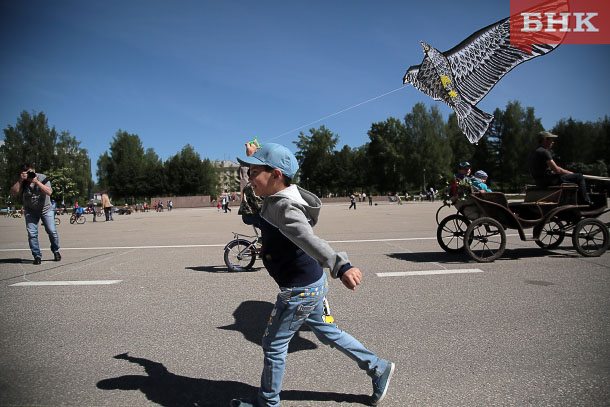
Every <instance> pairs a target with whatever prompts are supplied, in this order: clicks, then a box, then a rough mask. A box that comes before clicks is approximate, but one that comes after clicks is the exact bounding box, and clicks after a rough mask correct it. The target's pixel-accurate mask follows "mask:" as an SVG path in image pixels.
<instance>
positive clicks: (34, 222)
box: [25, 210, 59, 258]
mask: <svg viewBox="0 0 610 407" xmlns="http://www.w3.org/2000/svg"><path fill="white" fill-rule="evenodd" d="M53 215H54V214H53V211H52V210H51V211H46V212H43V213H38V212H27V211H26V212H25V228H26V230H27V231H28V242H29V244H30V250H32V255H33V256H34V257H40V258H42V253H41V252H40V246H39V244H38V222H40V220H41V219H42V224H43V226H44V228H45V230H46V231H47V234H48V235H49V241H50V242H51V251H52V252H53V253H56V252H58V251H59V237H58V236H57V229H56V228H55V219H54V216H53Z"/></svg>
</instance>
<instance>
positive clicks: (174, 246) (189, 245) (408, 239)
mask: <svg viewBox="0 0 610 407" xmlns="http://www.w3.org/2000/svg"><path fill="white" fill-rule="evenodd" d="M506 236H507V237H510V236H519V235H518V234H514V235H510V234H507V235H506ZM231 240H232V239H231ZM416 240H436V237H404V238H396V239H363V240H327V242H328V243H383V242H408V241H416ZM227 243H229V241H227ZM227 243H221V244H184V245H167V246H99V247H62V248H61V249H60V251H64V250H129V249H189V248H198V247H225V246H226V245H227ZM41 250H47V251H48V250H50V249H41ZM19 251H30V249H29V248H23V249H0V252H19Z"/></svg>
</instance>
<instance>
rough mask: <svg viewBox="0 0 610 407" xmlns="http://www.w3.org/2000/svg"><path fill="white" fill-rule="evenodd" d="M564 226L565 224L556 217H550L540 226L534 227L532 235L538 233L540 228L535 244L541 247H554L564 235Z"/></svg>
mask: <svg viewBox="0 0 610 407" xmlns="http://www.w3.org/2000/svg"><path fill="white" fill-rule="evenodd" d="M565 228H566V224H564V223H563V222H562V221H561V220H559V219H557V218H552V219H551V220H549V221H548V222H547V223H545V224H544V225H542V227H541V228H540V226H536V228H535V229H534V236H535V235H536V234H537V233H538V229H540V236H539V237H538V240H536V244H537V245H538V246H540V247H542V248H543V249H547V250H552V249H556V248H557V247H559V245H560V244H561V243H562V242H563V239H564V238H565V237H566V235H565Z"/></svg>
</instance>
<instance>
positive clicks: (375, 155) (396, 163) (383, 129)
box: [368, 117, 409, 193]
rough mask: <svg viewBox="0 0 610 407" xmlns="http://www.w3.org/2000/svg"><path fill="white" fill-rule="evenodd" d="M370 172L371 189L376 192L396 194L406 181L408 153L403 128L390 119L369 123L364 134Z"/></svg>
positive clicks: (400, 124) (397, 122) (398, 121)
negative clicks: (366, 139)
mask: <svg viewBox="0 0 610 407" xmlns="http://www.w3.org/2000/svg"><path fill="white" fill-rule="evenodd" d="M368 136H369V139H370V142H369V145H368V153H369V159H370V165H371V166H370V171H371V172H372V173H373V174H375V176H374V177H373V179H372V184H373V186H374V187H375V188H376V189H377V190H378V191H380V192H382V193H386V192H397V191H399V190H402V189H404V188H405V183H406V180H407V170H406V168H407V166H406V160H407V158H406V152H407V151H408V150H409V148H408V147H407V145H406V144H407V143H408V142H409V140H408V139H407V137H406V128H405V125H404V124H402V122H401V121H400V120H399V119H396V118H393V117H390V118H388V119H387V120H386V121H383V122H379V123H373V124H372V125H371V129H370V130H369V131H368Z"/></svg>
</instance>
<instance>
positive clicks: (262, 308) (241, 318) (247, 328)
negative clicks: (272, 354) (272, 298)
mask: <svg viewBox="0 0 610 407" xmlns="http://www.w3.org/2000/svg"><path fill="white" fill-rule="evenodd" d="M271 310H273V304H272V303H270V302H266V301H244V302H242V303H241V304H240V305H239V307H237V309H236V310H235V311H234V312H233V318H235V322H234V323H233V324H232V325H227V326H219V327H218V329H224V330H227V331H238V332H241V333H242V335H243V336H244V338H246V339H247V340H248V341H250V342H252V343H255V344H257V345H258V346H262V339H263V334H264V333H265V328H266V327H267V321H268V320H269V315H271ZM305 330H308V329H307V327H306V326H305V325H304V326H303V327H302V328H301V331H305ZM317 347H318V346H317V345H316V344H315V343H313V342H312V341H310V340H308V339H305V338H302V337H301V336H300V335H299V331H297V333H296V334H295V335H294V337H293V338H292V340H291V341H290V344H289V345H288V353H293V352H298V351H301V350H309V349H316V348H317Z"/></svg>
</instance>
